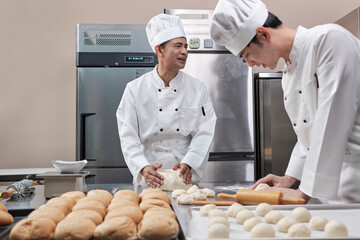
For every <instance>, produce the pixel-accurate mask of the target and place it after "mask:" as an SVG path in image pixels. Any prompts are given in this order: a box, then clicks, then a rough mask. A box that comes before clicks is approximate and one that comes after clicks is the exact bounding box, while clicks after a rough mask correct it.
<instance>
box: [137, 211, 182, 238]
mask: <svg viewBox="0 0 360 240" xmlns="http://www.w3.org/2000/svg"><path fill="white" fill-rule="evenodd" d="M178 233H179V224H178V223H177V221H176V220H175V219H173V218H171V217H164V216H163V215H161V216H157V215H152V216H146V218H144V219H143V220H142V221H141V223H140V224H139V225H138V236H139V238H140V239H147V240H150V239H154V240H169V239H173V238H175V237H176V236H177V235H178Z"/></svg>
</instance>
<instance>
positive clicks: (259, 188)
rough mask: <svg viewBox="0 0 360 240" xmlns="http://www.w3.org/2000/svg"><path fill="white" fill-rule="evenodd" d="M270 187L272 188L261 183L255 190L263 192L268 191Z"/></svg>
mask: <svg viewBox="0 0 360 240" xmlns="http://www.w3.org/2000/svg"><path fill="white" fill-rule="evenodd" d="M268 187H270V186H269V185H267V184H266V183H260V184H259V185H257V187H256V188H255V189H254V190H256V191H262V190H265V189H267V188H268Z"/></svg>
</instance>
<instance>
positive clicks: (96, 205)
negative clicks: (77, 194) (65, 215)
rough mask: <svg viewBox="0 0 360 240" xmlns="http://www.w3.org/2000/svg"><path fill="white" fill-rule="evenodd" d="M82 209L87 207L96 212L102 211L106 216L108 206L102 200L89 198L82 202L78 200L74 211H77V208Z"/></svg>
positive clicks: (103, 215) (101, 213) (102, 214)
mask: <svg viewBox="0 0 360 240" xmlns="http://www.w3.org/2000/svg"><path fill="white" fill-rule="evenodd" d="M82 209H87V210H93V211H95V212H98V213H100V215H101V216H102V217H105V215H106V208H105V207H104V205H102V204H101V203H100V202H98V201H95V200H88V201H82V202H80V201H79V202H78V203H77V204H76V205H75V206H74V207H73V209H72V211H73V212H74V211H77V210H82Z"/></svg>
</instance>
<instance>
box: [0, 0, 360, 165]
mask: <svg viewBox="0 0 360 240" xmlns="http://www.w3.org/2000/svg"><path fill="white" fill-rule="evenodd" d="M264 2H265V3H266V4H267V6H268V9H269V10H270V11H272V12H273V13H275V14H277V15H278V16H279V17H280V18H281V19H282V20H283V21H284V23H286V24H287V25H288V26H290V27H296V26H297V25H299V24H301V25H303V26H305V27H311V26H314V25H316V24H322V23H326V22H334V21H336V20H337V19H339V18H340V17H342V16H343V15H345V14H347V13H348V12H350V11H351V10H353V9H354V8H356V7H359V6H360V1H359V0H356V1H355V0H346V1H339V0H321V1H320V0H316V1H314V0H303V1H294V0H265V1H264ZM216 3H217V0H182V1H174V0H153V1H151V0H130V1H125V0H105V1H98V0H97V1H95V0H0V168H1V169H4V168H27V167H49V166H51V164H50V160H53V159H63V160H74V159H75V120H76V117H75V111H76V108H75V103H76V93H75V90H76V67H75V28H76V24H77V23H127V24H131V23H135V24H139V23H146V22H147V21H148V20H149V19H150V18H151V17H152V16H154V15H156V14H158V13H161V12H162V11H163V9H164V8H188V9H213V8H214V7H215V5H216ZM140 8H141V9H142V10H140Z"/></svg>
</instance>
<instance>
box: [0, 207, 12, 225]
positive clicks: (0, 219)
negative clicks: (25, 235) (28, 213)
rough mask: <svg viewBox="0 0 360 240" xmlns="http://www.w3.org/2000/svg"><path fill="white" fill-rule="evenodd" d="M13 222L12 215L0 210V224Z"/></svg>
mask: <svg viewBox="0 0 360 240" xmlns="http://www.w3.org/2000/svg"><path fill="white" fill-rule="evenodd" d="M13 222H14V218H13V216H11V214H10V213H8V212H5V211H0V226H5V225H9V224H12V223H13Z"/></svg>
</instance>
